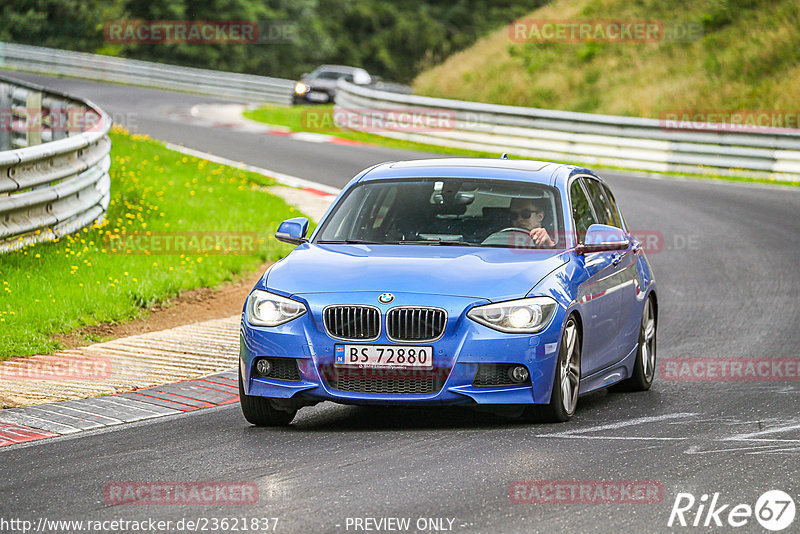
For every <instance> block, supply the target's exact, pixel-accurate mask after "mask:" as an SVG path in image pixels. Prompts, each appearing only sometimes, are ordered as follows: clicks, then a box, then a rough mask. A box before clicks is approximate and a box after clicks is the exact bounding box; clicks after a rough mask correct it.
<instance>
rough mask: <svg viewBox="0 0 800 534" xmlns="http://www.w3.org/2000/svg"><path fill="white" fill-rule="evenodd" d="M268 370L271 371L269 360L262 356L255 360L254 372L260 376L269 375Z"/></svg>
mask: <svg viewBox="0 0 800 534" xmlns="http://www.w3.org/2000/svg"><path fill="white" fill-rule="evenodd" d="M270 371H272V364H271V363H269V360H267V359H265V358H264V359H261V360H258V361H257V362H256V372H257V373H258V374H260V375H261V376H269V372H270Z"/></svg>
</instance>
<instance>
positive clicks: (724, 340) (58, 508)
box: [0, 74, 800, 533]
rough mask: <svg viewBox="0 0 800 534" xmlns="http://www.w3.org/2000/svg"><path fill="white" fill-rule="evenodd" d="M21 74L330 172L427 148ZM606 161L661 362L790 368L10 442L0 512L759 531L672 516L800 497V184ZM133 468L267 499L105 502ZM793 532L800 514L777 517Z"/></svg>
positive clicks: (250, 154) (299, 167)
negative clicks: (516, 406)
mask: <svg viewBox="0 0 800 534" xmlns="http://www.w3.org/2000/svg"><path fill="white" fill-rule="evenodd" d="M18 76H19V77H20V78H25V79H28V80H32V81H36V82H38V83H41V84H44V85H48V86H50V87H52V88H56V89H62V90H67V91H69V92H72V93H75V94H79V95H82V96H85V97H88V98H90V99H92V100H93V101H95V102H96V103H97V104H99V105H100V106H101V107H102V108H104V109H105V110H106V111H107V112H109V113H110V114H112V115H113V116H114V118H115V119H117V121H118V122H125V121H124V120H122V121H121V120H120V119H121V118H123V119H127V120H128V121H129V122H128V126H130V127H131V128H132V129H135V130H136V131H138V132H139V133H147V134H149V135H151V136H152V137H155V138H159V139H163V140H165V141H170V142H173V143H180V144H183V145H185V146H187V147H190V148H194V149H198V150H202V151H207V152H211V153H213V154H216V155H219V156H223V157H227V158H230V159H233V160H237V161H244V162H246V163H249V164H253V165H257V166H261V167H265V168H268V169H272V170H275V171H279V172H283V173H287V174H291V175H295V176H299V177H302V178H306V179H310V180H314V181H318V182H321V183H324V184H328V185H333V186H342V185H343V184H345V183H346V182H347V181H348V180H349V179H350V178H351V177H352V175H353V174H355V173H356V172H357V171H358V170H360V169H362V168H364V167H367V166H369V165H371V164H373V163H376V162H379V161H386V160H395V159H408V158H412V157H431V156H433V154H425V153H414V152H404V151H397V150H391V149H385V148H376V147H369V146H340V145H332V144H317V143H308V142H303V141H298V140H293V139H288V138H285V137H280V136H271V135H263V134H246V133H240V132H235V131H231V130H228V129H224V128H207V127H202V126H198V125H192V124H190V123H185V122H182V121H180V120H178V119H176V117H178V118H180V117H181V116H185V115H186V113H188V111H187V110H188V109H189V108H190V107H191V106H193V105H195V104H198V103H208V102H213V101H214V100H213V99H211V98H208V97H201V96H194V95H186V94H181V93H170V92H165V91H158V90H151V89H142V88H135V87H126V86H114V85H106V84H99V83H93V82H86V81H79V80H68V79H55V78H46V77H43V76H34V75H26V74H20V75H18ZM600 174H601V175H603V176H604V177H605V178H606V179H607V180H608V181H609V183H610V184H611V186H612V188H613V190H614V192H615V194H616V196H617V198H618V201H619V203H620V204H621V207H622V210H623V212H624V213H625V216H626V219H627V222H628V225H629V226H630V227H631V228H634V229H636V230H637V233H641V234H644V235H646V236H650V239H651V247H650V248H649V249H648V250H649V252H648V258H649V260H650V262H651V264H652V265H653V268H654V270H655V273H656V278H657V280H658V284H659V289H660V293H659V301H660V302H659V307H660V317H659V333H658V336H659V339H658V358H659V360H661V361H662V362H668V361H671V360H674V359H676V358H694V359H696V360H693V361H699V362H700V364H708V363H710V362H719V361H727V360H724V359H729V358H771V359H774V360H775V361H776V362H777V361H782V360H781V359H786V358H789V359H792V360H791V361H794V365H795V367H794V373H795V374H794V377H793V379H787V378H789V377H784V379H783V380H779V379H768V377H761V378H760V379H758V380H721V379H719V378H713V377H712V379H710V380H687V379H686V378H685V377H683V376H679V375H675V374H673V375H672V377H671V379H669V378H670V377H667V376H665V369H664V368H659V374H658V375H657V378H656V382H655V384H654V386H653V389H652V390H651V391H650V392H647V393H638V394H620V393H607V392H601V393H597V394H592V395H590V396H587V397H583V398H581V400H580V402H579V407H578V412H577V414H576V416H575V418H574V419H573V420H572V421H571V422H570V423H566V424H562V425H523V424H518V423H514V422H508V421H505V420H502V419H499V418H496V417H493V416H489V415H480V414H477V413H475V412H473V411H470V410H466V409H453V408H448V409H440V410H431V409H427V410H426V409H383V408H361V407H345V406H338V405H334V404H330V403H324V404H320V405H317V406H316V407H314V408H305V409H303V410H301V411H300V413H299V414H298V416H297V418H296V419H295V421H294V423H293V424H292V425H291V427H289V428H287V429H261V428H254V427H250V426H249V425H248V424H246V423H245V421H244V419H243V418H242V416H241V413H240V411H239V407H238V405H237V404H233V405H229V406H222V407H218V408H210V409H203V410H198V411H195V412H191V413H188V414H185V415H180V416H175V417H168V418H162V419H159V420H155V421H147V422H142V423H135V424H130V425H124V426H121V427H117V428H113V429H108V430H99V431H91V432H84V433H81V434H78V435H75V436H71V437H61V438H54V439H49V440H43V441H40V442H33V443H31V444H23V445H15V446H11V447H4V448H3V449H0V472H2V474H3V476H2V478H0V495H1V496H2V497H0V517H2V518H22V519H28V520H32V521H34V522H37V521H38V520H39V518H42V517H44V518H48V519H84V520H86V519H99V520H112V519H118V518H122V519H130V520H143V519H151V518H152V519H163V520H172V521H173V522H177V521H178V520H180V519H182V518H188V519H197V518H209V519H211V518H225V517H227V518H232V517H240V518H241V517H246V518H257V517H267V518H272V517H277V518H279V522H278V524H277V530H276V531H277V532H284V533H289V532H376V531H381V532H399V531H403V530H397V529H394V530H392V529H391V528H387V527H388V526H391V525H393V523H386V522H384V523H382V525H383V528H382V529H380V530H367V528H368V527H374V526H375V523H371V522H367V521H366V518H374V519H375V520H376V521H380V520H381V519H384V520H385V519H386V518H410V525H411V527H410V531H416V530H417V528H418V527H419V526H420V525H421V526H422V529H420V530H423V531H435V529H432V528H431V525H438V526H439V527H440V528H444V529H445V531H448V532H526V533H529V532H623V531H625V532H665V531H676V532H684V531H686V532H700V531H715V532H717V531H726V532H727V531H736V532H763V531H764V530H763V529H762V527H761V526H760V525H759V523H758V522H757V521H756V519H755V518H754V517H750V518H749V520H748V521H747V523H746V524H745V525H744V526H742V527H740V528H732V527H731V526H729V525H728V524H727V523H724V527H723V528H719V527H717V528H713V526H714V522H713V519H711V528H709V527H703V526H698V527H693V526H691V522H692V521H694V518H695V512H696V511H697V505H695V506H694V508H692V509H691V510H690V511H689V512H687V513H686V515H685V517H686V519H687V521H689V522H690V523H689V525H690V526H686V527H681V526H678V524H677V523H676V524H675V525H673V527H672V528H670V527H668V520H669V519H670V513H671V510H672V508H673V504H674V503H675V500H676V496H677V495H678V493H691V494H693V495H694V497H695V498H696V499H697V500H698V501H700V499H701V495H703V494H706V495H712V494H714V493H718V494H719V496H718V504H720V505H729V506H728V508H727V509H726V510H725V511H724V512H723V513H722V514H720V516H719V517H720V519H721V520H722V521H723V522H725V521H726V520H727V517H728V512H729V511H730V509H732V508H733V507H734V506H735V505H737V504H742V503H743V504H748V505H750V506H755V505H756V501H757V499H758V497H759V496H760V495H762V494H763V493H764V492H765V491H767V490H782V491H784V492H787V493H788V494H789V495H790V496H792V498H793V499H794V501H795V503H797V507H798V508H800V414H799V413H798V409H799V408H800V380H799V379H798V376H797V368H796V365H797V363H796V362H797V358H798V356H799V355H798V349H797V347H798V346H800V329H798V323H799V322H800V321H799V319H800V304H798V302H800V217H798V215H799V214H800V190H798V189H789V188H784V187H769V186H750V185H737V184H731V183H729V182H724V181H701V180H676V179H672V178H666V177H665V178H663V179H655V178H652V177H651V178H647V177H641V176H635V175H623V174H619V173H614V172H602V171H601V172H600ZM269 230H270V229H265V232H267V231H269ZM704 368H706V369H708V370H709V372H710V369H712V368H711V367H704ZM770 372H771V374H770V375H769V377H771V378H780V377H779V376H776V375H775V373H776V371H774V369H773V370H772V371H770ZM790 372H791V368H790V367H789V368H787V374H789V373H790ZM519 480H537V481H549V480H553V481H616V482H620V481H647V482H648V484H649V485H650V487H656V488H658V491H659V494H658V497H657V498H656V499H654V500H655V501H657V502H649V503H645V502H636V503H629V504H620V503H618V502H615V503H582V504H581V503H566V502H564V501H563V500H561V501H559V502H557V503H544V504H534V503H530V502H527V503H525V502H523V503H519V502H512V499H511V498H510V497H509V488H510V486H511V487H512V489H513V487H514V486H513V485H512V484H513V483H514V481H519ZM126 481H164V482H167V481H179V482H186V481H247V482H252V483H255V484H257V486H258V489H259V500H258V503H257V504H254V505H233V506H232V505H226V504H217V505H213V506H169V505H152V506H143V505H139V506H126V505H119V506H109V505H107V504H106V502H105V500H104V494H103V491H104V487H105V485H106V484H107V483H114V482H126ZM512 493H513V491H512ZM708 500H709V501H710V500H711V499H710V498H709V499H708ZM436 518H441V519H442V521H440V522H428V519H436ZM356 519H359V520H360V522H358V521H356ZM705 519H706V516H705V514H703V517H702V521H705ZM419 520H422V522H421V523H418V521H419ZM174 524H175V523H173V525H174ZM359 525H360V527H359ZM701 525H702V523H701ZM171 529H172V530H177V529H176V527H175V526H173V527H171ZM448 529H449V530H448ZM0 530H2V529H0ZM226 530H229V531H230V530H231V529H230V528H228V529H226ZM798 531H800V510H798V511H797V517H796V518H795V520H794V522H793V523H792V524H791V526H790V527H789V528H788V529H787V530H785V531H784V532H798Z"/></svg>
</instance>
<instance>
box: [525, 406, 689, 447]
mask: <svg viewBox="0 0 800 534" xmlns="http://www.w3.org/2000/svg"><path fill="white" fill-rule="evenodd" d="M696 415H699V414H697V413H692V412H687V413H668V414H664V415H655V416H649V417H637V418H635V419H628V420H627V421H617V422H616V423H609V424H605V425H597V426H590V427H588V428H579V429H576V430H567V431H566V432H557V433H554V434H541V435H538V436H536V437H537V438H601V437H602V438H605V439H663V440H673V439H685V438H637V437H620V438H608V437H607V436H580V435H578V434H585V433H587V432H598V431H600V430H615V429H618V428H624V427H628V426H635V425H642V424H645V423H654V422H657V421H666V420H669V419H687V418H689V417H694V416H696Z"/></svg>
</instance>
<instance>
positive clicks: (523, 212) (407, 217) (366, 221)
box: [314, 178, 564, 248]
mask: <svg viewBox="0 0 800 534" xmlns="http://www.w3.org/2000/svg"><path fill="white" fill-rule="evenodd" d="M560 206H561V204H560V201H559V197H558V191H557V190H556V189H554V188H552V187H548V186H544V185H540V184H533V183H529V182H512V181H498V180H489V179H469V180H465V179H457V178H414V179H402V180H392V181H380V182H365V183H362V184H359V185H357V186H355V187H354V188H353V189H351V190H350V191H349V193H348V194H347V196H345V197H344V198H343V199H342V200H341V201H340V202H339V203H338V204H337V206H336V207H335V209H334V211H333V212H332V214H331V216H330V217H328V219H327V220H326V221H325V223H324V224H323V227H322V228H321V229H320V231H319V233H318V234H317V236H316V237H315V240H314V242H315V243H319V244H322V243H369V244H423V245H426V244H427V245H447V244H451V245H463V246H486V247H507V248H534V247H538V246H542V247H547V248H554V247H561V248H563V241H564V239H563V233H564V232H563V224H562V221H563V219H562V215H561V207H560ZM539 227H541V228H544V229H545V230H546V231H547V234H548V235H549V236H550V237H551V238H552V243H550V242H548V243H547V244H541V243H539V244H537V243H535V242H534V241H533V240H532V239H530V237H529V233H530V231H531V230H532V229H534V228H539ZM559 236H561V237H559Z"/></svg>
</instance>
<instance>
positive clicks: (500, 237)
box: [481, 226, 535, 247]
mask: <svg viewBox="0 0 800 534" xmlns="http://www.w3.org/2000/svg"><path fill="white" fill-rule="evenodd" d="M512 232H514V233H521V234H525V240H524V241H522V240H521V239H520V238H517V237H514V238H512V237H511V236H510V235H509V234H511V233H512ZM518 239H520V240H519V241H518ZM509 243H512V244H514V245H515V246H517V247H518V246H520V245H523V246H524V247H531V246H535V244H534V242H533V238H532V237H531V234H530V230H526V229H525V228H519V227H517V226H509V227H508V228H503V229H502V230H498V231H497V232H494V233H493V234H491V235H490V236H488V237H487V238H486V239H484V240H483V243H481V244H483V245H503V244H505V245H507V244H509Z"/></svg>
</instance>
